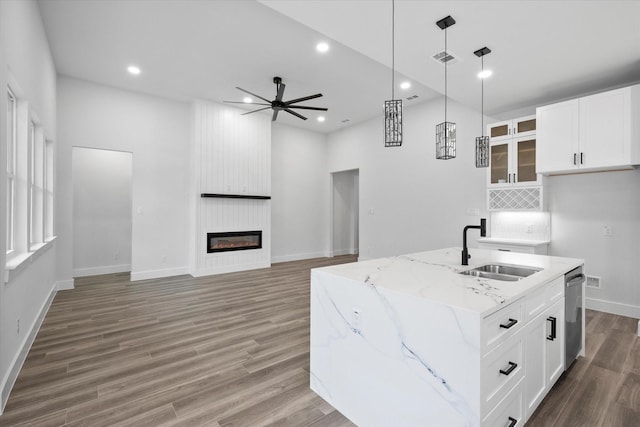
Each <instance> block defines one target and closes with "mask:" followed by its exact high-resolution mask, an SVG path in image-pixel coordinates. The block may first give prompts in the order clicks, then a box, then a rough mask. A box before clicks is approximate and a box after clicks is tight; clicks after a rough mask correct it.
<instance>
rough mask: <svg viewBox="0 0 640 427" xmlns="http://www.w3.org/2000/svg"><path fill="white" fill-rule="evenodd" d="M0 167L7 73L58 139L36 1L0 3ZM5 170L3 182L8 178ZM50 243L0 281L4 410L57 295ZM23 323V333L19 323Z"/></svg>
mask: <svg viewBox="0 0 640 427" xmlns="http://www.w3.org/2000/svg"><path fill="white" fill-rule="evenodd" d="M0 57H1V59H0V88H2V90H1V91H0V117H1V119H0V123H1V124H0V141H1V144H0V147H1V149H0V152H2V155H0V164H2V165H5V164H6V163H5V162H6V159H5V157H4V156H5V146H6V128H5V126H6V123H5V121H6V103H7V95H6V90H5V89H4V88H6V85H7V80H8V72H7V70H10V72H11V74H12V77H13V78H14V79H15V81H17V82H18V83H19V85H20V90H21V91H22V93H21V95H22V97H23V99H26V100H27V101H28V102H29V108H30V110H31V111H32V112H33V113H35V114H36V115H37V119H38V120H39V122H40V123H41V125H42V126H43V128H44V131H45V135H46V137H47V138H50V139H52V140H54V141H55V139H56V72H55V68H54V64H53V60H52V57H51V52H50V51H49V45H48V42H47V39H46V37H45V33H44V28H43V26H42V21H41V18H40V13H39V11H38V6H37V4H36V2H35V1H18V0H15V1H6V0H3V1H0ZM5 174H6V170H5V168H4V167H2V168H0V182H2V183H4V182H5V180H6V175H5ZM4 187H5V186H4V184H3V185H0V188H2V189H1V190H0V200H2V201H3V202H2V204H1V205H2V207H3V208H2V213H0V265H1V266H4V265H5V256H4V254H5V241H6V236H5V233H6V231H5V230H6V216H5V212H4V211H5V209H4V206H5V204H4V200H5V197H6V196H5V193H4V191H5V189H4ZM56 251H57V248H56V247H55V244H54V245H49V246H48V247H47V249H46V250H44V251H41V252H39V253H38V256H37V257H33V258H32V260H31V262H30V263H29V265H27V266H26V267H24V268H23V269H22V270H21V271H20V272H19V273H18V274H14V275H11V279H10V281H9V282H8V283H6V284H3V283H0V411H1V410H2V408H3V407H4V404H5V403H6V400H7V398H8V395H9V392H10V390H11V387H12V386H13V382H14V380H15V377H16V376H17V374H18V371H19V369H20V367H21V365H22V362H23V361H24V357H25V356H26V352H27V351H28V349H29V346H30V343H31V340H32V339H33V337H34V336H35V333H36V332H37V329H38V327H39V325H40V320H41V318H42V316H43V315H44V313H45V312H46V308H47V307H48V303H49V302H50V300H51V298H52V297H53V295H54V294H55V274H54V262H53V261H54V259H55V254H56ZM18 319H19V320H20V325H21V327H20V330H19V331H18V329H17V320H18Z"/></svg>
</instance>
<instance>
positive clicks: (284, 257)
mask: <svg viewBox="0 0 640 427" xmlns="http://www.w3.org/2000/svg"><path fill="white" fill-rule="evenodd" d="M328 256H331V255H328V254H327V252H307V253H303V254H293V255H280V256H274V257H272V258H271V262H272V263H273V264H275V263H278V262H288V261H299V260H301V259H312V258H326V257H328Z"/></svg>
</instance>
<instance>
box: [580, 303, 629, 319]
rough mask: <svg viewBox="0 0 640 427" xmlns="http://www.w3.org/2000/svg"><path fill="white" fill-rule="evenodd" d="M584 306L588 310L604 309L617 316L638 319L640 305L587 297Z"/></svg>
mask: <svg viewBox="0 0 640 427" xmlns="http://www.w3.org/2000/svg"><path fill="white" fill-rule="evenodd" d="M586 307H587V308H588V309H590V310H596V311H604V312H605V313H611V314H617V315H618V316H626V317H633V318H636V319H640V307H638V306H637V305H630V304H622V303H619V302H611V301H605V300H601V299H595V298H587V299H586Z"/></svg>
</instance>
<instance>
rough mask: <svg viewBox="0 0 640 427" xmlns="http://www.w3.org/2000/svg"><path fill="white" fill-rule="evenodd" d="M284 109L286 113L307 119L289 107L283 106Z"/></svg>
mask: <svg viewBox="0 0 640 427" xmlns="http://www.w3.org/2000/svg"><path fill="white" fill-rule="evenodd" d="M284 111H286V112H287V113H289V114H293V115H294V116H296V117H298V118H301V119H302V120H307V118H306V117H305V116H303V115H301V114H298V113H296V112H295V111H293V110H290V109H288V108H285V109H284Z"/></svg>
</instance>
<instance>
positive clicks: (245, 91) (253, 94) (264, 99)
mask: <svg viewBox="0 0 640 427" xmlns="http://www.w3.org/2000/svg"><path fill="white" fill-rule="evenodd" d="M236 89H238V90H241V91H243V92H244V93H248V94H249V95H252V96H255V97H256V98H260V99H262V100H263V101H264V102H268V103H269V105H271V101H269V100H268V99H266V98H263V97H261V96H260V95H256V94H255V93H251V92H249V91H248V90H246V89H242V88H241V87H238V86H236Z"/></svg>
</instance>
